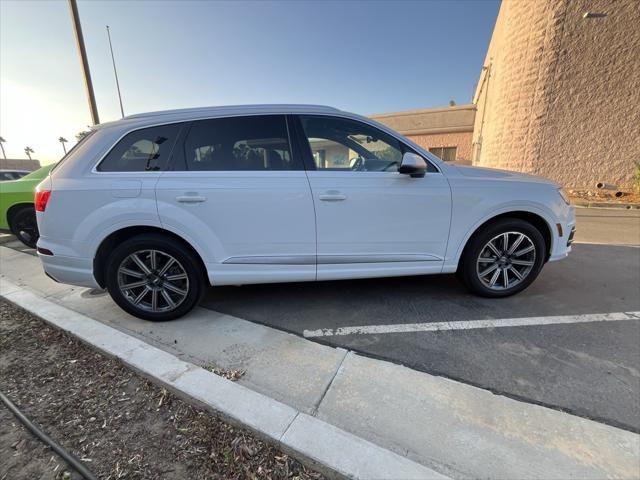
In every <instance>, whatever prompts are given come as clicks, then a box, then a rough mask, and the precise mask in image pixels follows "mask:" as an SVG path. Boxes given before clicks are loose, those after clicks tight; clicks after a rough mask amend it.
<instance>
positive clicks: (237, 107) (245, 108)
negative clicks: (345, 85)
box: [124, 104, 339, 120]
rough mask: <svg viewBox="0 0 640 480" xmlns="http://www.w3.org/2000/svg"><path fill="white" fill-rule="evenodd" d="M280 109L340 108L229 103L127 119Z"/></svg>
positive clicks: (136, 114) (332, 110)
mask: <svg viewBox="0 0 640 480" xmlns="http://www.w3.org/2000/svg"><path fill="white" fill-rule="evenodd" d="M269 109H279V110H286V109H291V110H292V111H295V110H304V109H312V110H316V111H326V112H338V111H339V110H338V109H337V108H334V107H329V106H326V105H304V104H255V105H228V106H211V107H195V108H178V109H174V110H159V111H155V112H145V113H135V114H133V115H127V116H126V117H124V119H125V120H129V119H135V118H145V117H156V116H160V115H175V114H185V115H188V114H193V113H206V112H222V111H235V110H237V111H251V110H256V111H260V110H269Z"/></svg>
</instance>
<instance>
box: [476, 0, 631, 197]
mask: <svg viewBox="0 0 640 480" xmlns="http://www.w3.org/2000/svg"><path fill="white" fill-rule="evenodd" d="M585 12H593V13H596V14H601V15H603V16H600V15H598V16H595V17H592V18H584V14H585ZM638 52H640V2H639V1H638V0H526V1H525V0H510V1H503V3H502V6H501V8H500V13H499V15H498V19H497V22H496V26H495V29H494V33H493V37H492V39H491V44H490V46H489V49H488V52H487V56H486V59H485V67H486V68H485V70H483V73H482V75H481V76H480V80H479V82H478V90H477V92H476V96H475V98H474V100H475V103H476V105H477V114H476V117H475V125H474V134H473V146H474V155H473V157H474V164H477V165H481V166H490V167H498V168H506V169H511V170H519V171H525V172H531V173H535V174H539V175H543V176H546V177H549V178H552V179H554V180H556V181H558V182H560V183H562V184H564V185H566V186H570V187H584V186H593V184H594V183H595V182H596V181H605V182H608V183H614V184H618V185H621V186H628V185H630V184H631V178H632V175H633V170H634V161H640V60H639V53H638Z"/></svg>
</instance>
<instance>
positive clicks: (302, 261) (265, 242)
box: [36, 105, 575, 320]
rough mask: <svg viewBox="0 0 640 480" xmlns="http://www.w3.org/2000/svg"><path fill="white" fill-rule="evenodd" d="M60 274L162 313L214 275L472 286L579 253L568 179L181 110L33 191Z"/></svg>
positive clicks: (489, 287)
mask: <svg viewBox="0 0 640 480" xmlns="http://www.w3.org/2000/svg"><path fill="white" fill-rule="evenodd" d="M36 210H37V217H38V227H39V229H40V240H39V241H38V254H39V256H40V259H41V260H42V263H43V265H44V269H45V271H46V273H47V274H48V275H49V276H50V277H52V278H53V279H55V280H57V281H60V282H64V283H70V284H74V285H82V286H87V287H94V288H95V287H103V288H104V287H106V288H107V289H108V291H109V293H110V294H111V296H112V297H113V299H114V300H115V301H116V303H118V305H120V307H122V308H123V309H124V310H126V311H127V312H129V313H131V314H133V315H136V316H138V317H141V318H145V319H149V320H168V319H172V318H176V317H179V316H181V315H184V314H185V313H187V312H188V311H189V310H191V309H192V308H193V307H194V306H195V305H196V304H197V303H198V301H199V299H200V297H201V295H202V293H203V291H204V289H205V287H206V286H207V285H229V284H248V283H266V282H296V281H312V280H337V279H346V278H366V277H387V276H398V275H423V274H432V273H453V272H457V273H458V276H459V278H460V279H461V280H462V282H463V283H464V284H465V285H466V286H467V287H468V288H469V289H470V290H471V291H473V292H475V293H477V294H480V295H483V296H488V297H504V296H507V295H512V294H514V293H516V292H519V291H521V290H523V289H524V288H526V287H527V286H528V285H529V284H530V283H531V282H532V281H533V280H534V279H535V277H536V276H537V275H538V273H539V272H540V269H541V268H542V266H543V264H544V263H545V262H546V261H548V260H558V259H561V258H563V257H565V256H566V255H567V253H568V252H569V251H570V250H571V247H570V245H571V241H572V238H573V232H574V225H575V215H574V209H573V208H572V207H571V206H569V203H568V202H567V200H566V197H565V196H564V195H563V194H562V192H561V190H560V189H559V188H558V186H557V185H556V184H554V183H552V182H550V181H547V180H544V179H540V178H536V177H532V176H527V175H521V174H516V173H511V172H505V171H499V170H491V169H480V168H472V167H460V166H454V165H451V164H446V163H444V162H442V161H441V160H439V159H438V158H437V157H435V156H434V155H432V154H430V153H429V152H427V151H425V150H424V149H422V148H421V147H419V146H418V145H416V144H414V143H412V142H411V141H410V140H408V139H406V138H404V137H402V136H401V135H399V134H397V133H396V132H394V131H392V130H390V129H388V128H386V127H384V126H383V125H380V124H378V123H376V122H374V121H372V120H370V119H368V118H363V117H360V116H358V115H353V114H350V113H345V112H342V111H340V110H336V109H333V108H329V107H320V106H305V105H264V106H238V107H219V108H199V109H187V110H174V111H166V112H156V113H148V114H141V115H133V116H130V117H127V118H124V119H122V120H119V121H116V122H112V123H105V124H102V125H98V126H97V127H95V128H94V129H93V131H92V132H91V134H90V135H89V136H88V137H87V138H85V139H84V140H83V141H82V142H81V143H80V144H79V145H78V146H77V147H76V148H75V149H74V151H73V152H71V153H70V154H69V155H68V156H67V158H66V159H65V160H64V161H63V162H62V163H60V164H59V165H58V166H56V168H54V169H53V170H52V172H51V174H50V176H49V177H48V178H46V179H45V180H44V181H43V182H42V183H41V184H40V185H39V186H38V189H37V193H36Z"/></svg>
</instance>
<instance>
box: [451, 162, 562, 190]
mask: <svg viewBox="0 0 640 480" xmlns="http://www.w3.org/2000/svg"><path fill="white" fill-rule="evenodd" d="M454 166H455V168H456V170H457V171H458V172H460V173H461V174H462V175H464V176H465V177H473V178H486V179H495V180H513V181H522V182H534V183H543V184H546V185H552V186H557V184H556V183H555V182H553V181H551V180H549V179H547V178H544V177H538V176H536V175H529V174H528V173H519V172H511V171H509V170H499V169H497V168H483V167H471V166H467V165H464V166H463V165H454Z"/></svg>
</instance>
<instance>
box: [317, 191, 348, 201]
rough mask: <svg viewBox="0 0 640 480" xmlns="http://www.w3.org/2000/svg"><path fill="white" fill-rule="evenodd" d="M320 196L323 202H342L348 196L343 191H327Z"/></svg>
mask: <svg viewBox="0 0 640 480" xmlns="http://www.w3.org/2000/svg"><path fill="white" fill-rule="evenodd" d="M319 198H320V200H322V201H323V202H341V201H342V200H346V199H347V196H346V195H343V194H341V193H325V194H322V195H320V197H319Z"/></svg>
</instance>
